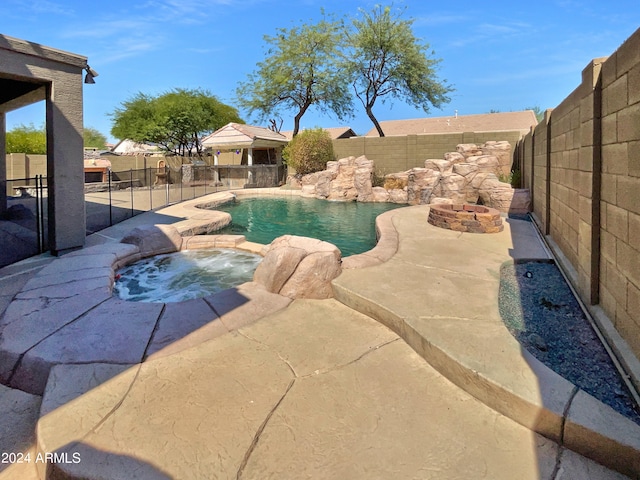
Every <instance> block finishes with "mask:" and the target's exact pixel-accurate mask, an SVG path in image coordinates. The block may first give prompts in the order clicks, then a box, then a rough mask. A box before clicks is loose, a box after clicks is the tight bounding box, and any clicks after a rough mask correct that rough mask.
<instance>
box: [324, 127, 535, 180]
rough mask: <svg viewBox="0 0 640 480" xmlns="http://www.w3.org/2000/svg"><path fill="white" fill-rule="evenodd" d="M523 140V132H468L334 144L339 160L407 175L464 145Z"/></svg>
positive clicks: (344, 140)
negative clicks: (360, 159) (357, 160)
mask: <svg viewBox="0 0 640 480" xmlns="http://www.w3.org/2000/svg"><path fill="white" fill-rule="evenodd" d="M520 138H522V134H521V133H520V131H516V130H512V131H503V132H464V133H442V134H421V135H406V136H390V137H352V138H342V139H337V140H334V141H333V150H334V154H335V157H336V159H340V158H345V157H349V156H354V157H359V156H361V155H365V156H366V157H367V158H368V159H369V160H373V162H374V165H375V169H376V173H377V174H378V175H386V174H388V173H395V172H403V171H405V170H409V169H411V168H414V167H424V161H425V160H427V159H430V158H437V159H441V158H443V156H444V154H445V153H447V152H455V150H456V146H457V145H458V144H460V143H475V144H483V143H485V142H487V141H490V140H497V141H500V140H506V141H508V142H509V143H510V144H511V146H512V151H511V153H512V154H513V151H514V148H515V145H516V144H517V142H518V140H520Z"/></svg>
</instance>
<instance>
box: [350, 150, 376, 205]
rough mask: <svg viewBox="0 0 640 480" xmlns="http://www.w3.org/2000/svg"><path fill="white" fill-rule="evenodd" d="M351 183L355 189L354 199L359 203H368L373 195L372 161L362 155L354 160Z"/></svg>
mask: <svg viewBox="0 0 640 480" xmlns="http://www.w3.org/2000/svg"><path fill="white" fill-rule="evenodd" d="M354 163H355V167H356V169H355V173H354V176H353V183H354V186H355V188H356V194H357V195H356V199H357V200H358V201H359V202H370V201H371V199H372V195H373V191H372V189H373V168H374V167H373V160H368V159H367V157H365V156H364V155H363V156H361V157H358V158H356V160H355V162H354Z"/></svg>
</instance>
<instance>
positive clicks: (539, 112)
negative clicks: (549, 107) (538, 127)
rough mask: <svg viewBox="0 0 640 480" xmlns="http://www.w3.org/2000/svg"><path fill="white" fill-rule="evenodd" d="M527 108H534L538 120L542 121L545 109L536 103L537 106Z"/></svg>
mask: <svg viewBox="0 0 640 480" xmlns="http://www.w3.org/2000/svg"><path fill="white" fill-rule="evenodd" d="M525 110H532V111H533V113H534V115H535V116H536V120H538V122H541V121H542V119H544V110H542V108H540V106H539V105H536V106H535V107H527V108H525Z"/></svg>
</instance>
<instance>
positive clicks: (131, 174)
mask: <svg viewBox="0 0 640 480" xmlns="http://www.w3.org/2000/svg"><path fill="white" fill-rule="evenodd" d="M129 189H130V190H131V217H133V168H130V169H129Z"/></svg>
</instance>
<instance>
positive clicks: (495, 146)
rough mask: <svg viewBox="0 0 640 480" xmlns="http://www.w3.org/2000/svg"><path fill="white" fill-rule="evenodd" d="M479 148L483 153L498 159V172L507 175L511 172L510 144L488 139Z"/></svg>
mask: <svg viewBox="0 0 640 480" xmlns="http://www.w3.org/2000/svg"><path fill="white" fill-rule="evenodd" d="M480 148H481V150H482V154H483V155H491V156H494V157H496V158H497V159H498V164H499V165H500V173H502V174H503V175H509V173H510V172H511V165H512V163H513V162H512V158H511V144H510V143H509V142H506V141H500V142H496V141H488V142H485V144H484V145H482V147H480Z"/></svg>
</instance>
